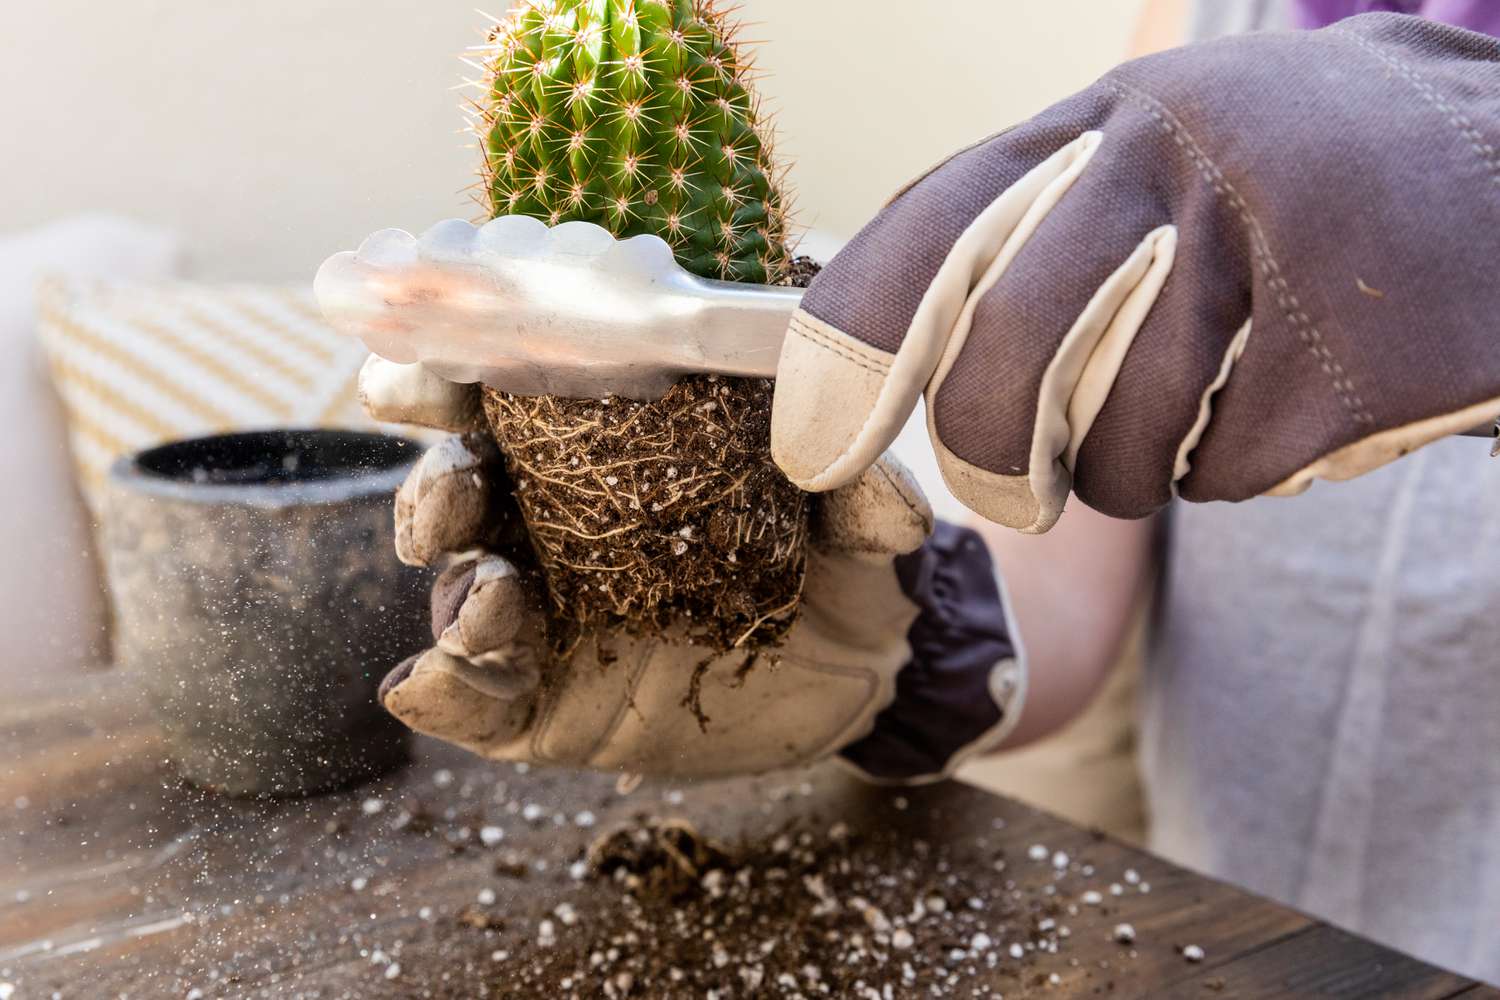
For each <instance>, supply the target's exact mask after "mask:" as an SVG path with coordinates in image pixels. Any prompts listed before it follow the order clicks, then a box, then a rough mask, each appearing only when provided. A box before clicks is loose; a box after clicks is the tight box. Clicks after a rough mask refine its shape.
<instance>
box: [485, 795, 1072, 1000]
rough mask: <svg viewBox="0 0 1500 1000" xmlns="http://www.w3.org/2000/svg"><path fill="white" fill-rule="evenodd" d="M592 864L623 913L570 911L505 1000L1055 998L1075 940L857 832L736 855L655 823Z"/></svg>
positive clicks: (516, 958)
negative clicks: (1040, 994) (1048, 990)
mask: <svg viewBox="0 0 1500 1000" xmlns="http://www.w3.org/2000/svg"><path fill="white" fill-rule="evenodd" d="M586 862H587V864H588V872H589V875H588V877H590V878H592V879H594V880H599V881H602V882H604V883H605V884H606V885H607V886H609V887H612V889H613V890H614V895H613V899H612V901H608V900H609V897H608V896H606V897H604V898H605V899H606V900H607V902H606V905H605V906H604V907H603V908H602V910H601V909H595V908H590V909H587V910H575V909H574V907H573V906H571V905H567V904H563V905H560V906H559V908H558V910H557V911H555V913H554V917H553V918H551V919H547V920H543V921H541V922H540V923H539V924H538V926H537V928H536V930H535V933H534V936H532V937H529V938H528V939H526V940H522V941H520V942H519V943H516V944H513V945H511V946H509V947H508V949H507V950H506V959H507V962H506V975H505V977H504V978H503V980H499V981H492V982H491V983H490V984H489V985H490V988H491V990H492V991H493V995H497V996H500V997H506V998H521V997H537V996H548V997H575V996H576V997H606V998H610V1000H619V998H623V997H650V998H676V997H684V998H686V997H695V998H702V997H711V998H717V1000H733V998H748V997H763V996H766V997H787V998H792V997H804V998H811V997H852V998H858V1000H887V998H893V997H905V996H914V995H918V994H919V993H920V994H921V995H924V996H964V997H970V996H978V997H993V996H997V995H999V990H997V989H994V988H993V987H992V986H990V985H987V982H982V981H981V978H982V979H983V980H985V981H988V982H993V981H994V980H995V979H996V978H997V975H998V976H999V977H1002V978H1004V979H1006V980H1007V981H1008V982H1010V983H1011V986H1012V988H1013V989H1016V990H1017V991H1020V992H1024V991H1025V988H1027V987H1030V986H1045V985H1046V983H1047V977H1046V976H1042V975H1040V974H1039V973H1037V972H1035V971H1034V970H1033V967H1032V962H1033V960H1034V957H1035V956H1036V955H1037V954H1038V953H1041V954H1051V953H1056V952H1057V951H1058V948H1059V946H1060V945H1061V944H1063V943H1065V941H1066V939H1067V937H1068V935H1069V931H1068V929H1067V928H1066V926H1065V925H1064V921H1066V919H1067V906H1066V904H1065V902H1064V901H1063V900H1061V899H1059V898H1057V897H1055V896H1051V895H1045V894H1041V893H1028V894H1022V893H1015V894H1010V893H1006V892H1003V891H996V890H995V888H993V887H991V888H985V887H984V886H981V885H978V884H976V883H974V882H973V881H971V880H970V879H969V878H967V877H964V876H963V875H961V874H959V873H957V872H955V871H952V870H951V869H950V868H949V867H948V865H947V864H946V863H945V862H944V861H943V860H942V859H941V858H934V857H933V856H932V849H931V848H930V847H929V846H928V845H926V844H925V843H923V842H920V841H918V842H916V843H911V842H909V841H908V842H904V843H900V842H898V841H896V840H895V839H889V840H882V839H878V838H876V839H865V838H862V837H860V836H859V835H856V834H854V833H852V832H851V831H849V830H848V829H847V828H846V827H844V825H843V824H836V825H835V826H834V827H833V828H831V829H830V830H828V831H826V832H823V833H821V834H814V833H812V832H811V831H807V830H801V831H797V830H787V831H785V832H783V833H781V834H779V835H777V836H774V837H771V838H769V839H766V840H759V841H755V842H752V843H746V844H740V845H737V846H735V847H732V848H731V847H728V846H726V845H723V844H720V843H716V842H715V841H713V840H711V839H709V838H707V837H705V836H703V835H702V834H700V833H699V832H698V831H697V830H696V828H695V827H694V826H693V825H692V824H690V823H689V822H687V821H685V820H682V819H663V818H659V817H646V816H642V817H638V818H637V820H635V821H634V822H631V823H629V824H626V825H624V826H621V827H617V828H615V829H612V830H610V831H608V832H606V833H605V834H604V835H603V836H601V837H600V838H599V839H598V840H596V841H595V842H594V843H593V845H592V846H591V847H590V848H589V850H588V852H587V854H586ZM995 864H996V866H997V867H999V868H1001V869H1003V867H1004V861H1003V859H999V858H997V859H996V861H995ZM934 871H935V872H936V873H937V874H936V875H934V874H933V873H934ZM596 898H597V897H596ZM1075 912H1076V911H1075Z"/></svg>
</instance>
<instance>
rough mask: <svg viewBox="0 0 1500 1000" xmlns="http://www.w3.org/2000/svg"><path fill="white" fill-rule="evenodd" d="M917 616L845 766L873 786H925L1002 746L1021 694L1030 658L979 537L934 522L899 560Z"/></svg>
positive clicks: (844, 754)
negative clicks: (883, 695)
mask: <svg viewBox="0 0 1500 1000" xmlns="http://www.w3.org/2000/svg"><path fill="white" fill-rule="evenodd" d="M896 574H897V576H898V577H899V579H900V581H901V586H902V589H903V590H904V591H905V592H906V594H907V596H908V597H909V598H910V599H911V601H912V602H913V603H914V604H916V605H917V608H918V609H919V611H918V615H917V619H916V621H915V623H914V624H913V625H912V627H911V631H910V633H909V634H908V641H909V643H910V645H911V649H912V659H911V662H909V663H908V664H907V665H906V666H905V667H903V668H902V669H901V672H900V673H898V674H897V675H896V696H895V698H894V700H893V701H892V702H891V704H890V705H889V706H887V707H886V708H885V709H884V710H883V711H882V712H881V713H880V714H879V715H878V716H877V717H876V719H875V723H874V728H873V730H872V731H871V732H870V733H869V735H867V736H865V737H863V738H862V739H860V740H858V741H856V742H855V743H852V744H850V745H849V746H848V747H845V748H844V749H843V750H842V751H841V753H840V757H841V759H842V760H843V761H844V762H845V763H846V764H848V765H849V766H851V767H852V768H853V769H854V770H855V771H857V772H858V773H860V774H861V775H862V776H863V777H864V778H866V779H867V780H870V781H874V782H878V783H883V784H903V785H910V784H924V783H927V782H932V781H938V780H941V779H943V778H947V777H949V776H950V775H952V774H953V772H954V771H955V770H957V769H958V767H959V766H960V765H961V764H963V763H964V762H965V761H966V760H968V759H969V758H971V757H973V756H975V755H977V754H980V753H984V752H987V751H989V750H993V749H995V748H996V747H998V746H999V745H1000V744H1001V743H1002V742H1003V741H1004V740H1005V738H1006V736H1007V735H1009V734H1010V732H1011V731H1012V730H1013V729H1014V728H1015V725H1016V722H1017V720H1018V719H1019V718H1020V715H1021V708H1022V703H1023V702H1024V700H1025V696H1026V660H1025V653H1024V650H1023V649H1022V646H1021V642H1020V637H1019V633H1018V632H1017V631H1016V628H1015V624H1014V622H1015V619H1014V616H1013V615H1012V613H1011V609H1010V605H1009V601H1008V599H1007V598H1006V595H1005V588H1004V585H1003V584H1002V583H1001V581H1000V578H999V575H998V573H997V572H996V569H995V565H994V562H993V560H992V559H991V558H990V553H989V549H988V547H987V546H986V545H985V544H984V540H983V539H982V538H981V537H980V536H979V534H978V532H975V531H973V530H972V529H969V528H961V527H958V526H956V525H952V524H947V523H944V522H939V523H938V525H937V526H936V529H935V530H934V532H933V535H932V538H931V539H929V540H928V542H927V543H926V544H925V545H923V546H922V548H920V549H918V550H917V551H916V552H913V553H911V554H910V555H906V556H901V557H899V558H897V559H896Z"/></svg>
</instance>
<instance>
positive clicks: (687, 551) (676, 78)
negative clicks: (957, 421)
mask: <svg viewBox="0 0 1500 1000" xmlns="http://www.w3.org/2000/svg"><path fill="white" fill-rule="evenodd" d="M733 36H734V29H733V25H732V24H731V23H730V22H729V20H728V19H727V18H726V16H725V15H724V14H723V13H722V12H721V11H719V10H716V9H715V5H714V3H712V2H711V0H521V2H519V3H518V4H517V5H516V6H515V7H514V8H513V10H512V11H511V13H510V14H509V15H508V16H507V17H506V18H505V19H504V20H503V21H501V22H499V23H498V24H497V25H496V26H495V27H494V28H493V29H492V30H491V32H490V34H489V37H488V40H487V44H486V45H484V46H483V47H482V55H483V60H484V62H483V66H482V69H483V70H484V79H483V81H482V87H483V89H484V97H483V99H482V100H481V101H480V102H478V103H476V105H475V106H474V107H473V108H472V109H471V111H470V113H471V118H472V119H473V122H474V126H475V131H476V132H477V134H478V136H479V138H480V140H481V144H482V146H483V149H484V152H485V166H484V178H483V181H484V192H485V197H486V200H487V205H486V207H487V209H488V211H489V213H490V214H491V215H492V216H495V215H507V214H511V215H513V214H520V215H530V216H533V217H535V218H538V219H541V220H543V221H546V222H548V223H549V224H552V225H556V224H558V223H561V222H567V221H570V220H575V219H579V220H584V221H588V222H593V223H596V224H598V225H601V226H604V227H605V228H607V229H609V230H610V231H611V232H613V233H614V234H615V235H616V236H617V237H621V238H624V237H629V236H636V235H640V234H652V235H655V236H659V237H661V238H662V239H664V240H666V241H667V243H668V244H670V245H671V247H672V249H673V251H674V253H675V254H676V256H677V259H678V260H679V261H680V262H681V263H682V265H683V266H684V267H686V268H687V269H688V270H690V271H692V272H694V273H695V274H698V275H700V276H703V277H710V278H719V279H723V280H730V281H747V282H759V283H778V282H782V281H784V280H787V277H788V273H789V265H790V261H789V254H788V251H787V244H786V228H787V225H786V214H785V208H784V204H783V197H782V193H781V187H780V176H779V171H778V169H777V167H776V165H775V162H774V160H773V158H772V153H771V144H770V138H769V131H768V130H767V129H765V128H764V123H763V121H762V119H761V116H760V113H759V108H758V104H757V101H756V98H755V95H754V93H753V91H752V89H751V86H750V82H749V76H750V65H749V62H748V60H747V58H746V56H745V54H744V52H743V51H742V50H741V49H740V48H739V47H738V46H737V45H736V44H735V41H734V37H733ZM770 401H771V384H770V383H769V382H767V381H764V380H740V379H728V378H718V377H714V376H695V377H690V378H686V379H684V380H682V381H681V382H679V383H678V384H677V385H676V386H675V387H674V388H673V389H672V390H671V391H670V392H668V394H667V395H666V396H665V397H663V398H662V399H660V400H656V401H653V402H637V401H632V400H627V399H620V398H609V399H604V400H570V399H560V398H556V397H534V398H533V397H520V396H514V395H510V394H507V393H503V392H499V391H496V390H493V389H488V388H487V389H486V390H485V411H486V414H487V416H488V418H489V422H490V426H491V429H492V430H493V432H494V434H495V437H496V439H497V440H498V441H499V443H500V446H501V448H502V450H503V451H504V452H505V455H506V459H507V463H508V466H509V469H510V473H511V478H512V480H513V485H514V489H515V492H516V498H517V500H518V501H519V504H520V507H521V511H522V514H523V516H524V517H525V519H526V523H527V528H528V531H529V534H530V537H531V541H532V545H533V548H534V550H535V553H536V556H537V561H538V563H539V565H540V568H541V570H542V572H543V574H544V576H545V577H546V581H547V586H548V592H549V594H550V596H551V602H552V609H551V610H552V618H553V623H554V625H555V626H559V625H560V626H562V627H560V628H557V629H556V630H555V634H556V637H557V638H558V639H559V641H560V642H564V643H565V642H567V641H570V640H571V639H572V638H574V637H576V636H578V635H580V634H582V631H583V626H589V625H598V626H604V627H605V628H616V629H617V628H623V629H626V630H629V631H634V632H638V633H652V632H662V631H665V630H667V629H671V628H686V629H687V631H688V632H689V633H690V634H691V635H692V636H693V637H694V638H695V639H696V640H697V641H699V642H702V643H703V644H704V645H705V646H707V647H710V648H712V649H714V650H716V651H722V650H726V649H730V648H737V647H738V648H745V649H747V650H749V651H750V652H747V656H749V655H753V651H754V650H755V649H756V648H758V647H763V646H765V645H768V644H772V643H774V642H775V640H776V639H777V638H778V637H779V636H780V635H781V634H782V633H783V632H784V631H785V630H786V628H788V627H789V626H790V624H791V622H792V620H793V619H794V617H795V613H796V605H797V601H798V597H799V595H800V593H801V587H802V576H803V568H804V551H803V549H804V543H805V537H806V529H807V500H806V497H805V496H804V495H803V494H802V493H801V492H800V491H798V490H797V489H796V488H795V487H793V486H792V485H791V484H790V483H789V482H787V480H786V479H785V477H784V476H782V475H781V473H780V472H779V470H777V468H776V466H775V465H774V463H773V462H772V461H771V458H770V447H769V433H770V427H769V420H770ZM747 662H748V661H747Z"/></svg>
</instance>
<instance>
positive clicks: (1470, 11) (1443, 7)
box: [1293, 0, 1500, 36]
mask: <svg viewBox="0 0 1500 1000" xmlns="http://www.w3.org/2000/svg"><path fill="white" fill-rule="evenodd" d="M1293 6H1294V7H1295V8H1296V15H1295V17H1296V22H1295V23H1296V25H1297V27H1299V28H1321V27H1323V26H1324V25H1327V24H1332V23H1333V22H1335V21H1340V20H1343V19H1344V18H1346V17H1353V16H1354V15H1355V14H1365V13H1368V12H1370V11H1373V10H1387V11H1395V12H1396V13H1398V14H1416V15H1418V16H1419V17H1425V18H1427V19H1428V20H1430V21H1442V22H1444V23H1445V24H1456V25H1458V26H1459V27H1460V28H1468V29H1470V30H1471V31H1482V32H1484V33H1485V34H1489V35H1497V36H1500V3H1497V2H1495V0H1294V3H1293Z"/></svg>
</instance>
